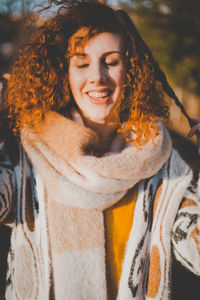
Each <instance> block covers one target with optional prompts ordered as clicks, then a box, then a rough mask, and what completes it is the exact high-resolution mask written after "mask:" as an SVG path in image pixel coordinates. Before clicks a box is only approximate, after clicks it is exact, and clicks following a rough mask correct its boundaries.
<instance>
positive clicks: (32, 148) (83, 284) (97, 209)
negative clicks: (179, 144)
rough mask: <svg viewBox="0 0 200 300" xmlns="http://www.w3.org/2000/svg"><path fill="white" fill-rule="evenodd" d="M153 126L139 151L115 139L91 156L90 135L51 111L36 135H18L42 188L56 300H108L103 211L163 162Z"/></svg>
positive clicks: (93, 139) (94, 141) (164, 146)
mask: <svg viewBox="0 0 200 300" xmlns="http://www.w3.org/2000/svg"><path fill="white" fill-rule="evenodd" d="M157 126H158V128H159V134H158V135H157V136H156V137H155V139H154V140H153V141H152V140H150V141H149V142H148V143H147V144H146V145H144V146H143V147H142V149H138V148H136V147H135V146H134V145H133V143H125V141H124V140H123V139H122V136H121V135H117V136H116V137H115V139H114V140H113V143H112V144H111V147H110V151H116V152H112V153H109V155H107V156H103V157H96V156H94V155H92V152H93V149H95V147H96V146H97V145H98V137H97V135H96V133H95V132H93V131H92V130H90V129H88V128H86V127H84V126H83V125H80V124H77V123H76V122H74V121H73V120H70V119H67V118H64V117H63V116H61V115H59V114H57V113H55V112H50V113H49V114H48V115H47V119H46V121H45V122H44V124H43V125H42V126H41V128H40V130H38V131H37V132H36V131H35V132H34V131H33V130H31V129H30V128H26V129H25V130H24V131H23V132H22V134H21V136H22V144H23V146H24V148H25V150H26V152H27V154H28V157H29V158H30V160H31V162H32V164H33V167H34V169H35V173H36V179H37V181H39V185H40V184H41V182H42V185H43V195H42V201H45V203H46V209H47V212H45V214H46V220H47V221H46V222H47V227H48V230H49V238H50V247H51V260H52V264H51V265H52V270H53V281H54V282H53V286H54V294H55V299H56V300H61V299H62V300H63V299H70V300H77V299H84V300H86V299H92V300H97V299H98V300H105V299H106V277H105V276H106V275H105V249H104V244H105V241H104V221H103V213H102V211H103V210H105V209H106V208H108V207H110V206H112V205H113V204H114V203H116V202H117V201H119V200H120V199H121V198H122V197H123V196H124V195H125V194H126V192H127V190H128V189H129V188H131V187H133V186H134V185H135V184H136V183H138V182H139V181H141V180H142V179H145V178H149V177H151V176H153V175H154V174H156V173H157V172H158V171H159V170H160V168H161V167H162V166H163V164H164V163H165V162H166V160H167V159H168V158H169V155H170V153H171V140H170V137H169V134H168V132H167V130H166V129H165V128H164V126H163V125H162V123H161V122H160V121H158V122H157ZM116 145H117V147H116V148H115V146H116ZM113 149H114V150H113ZM110 151H109V152H110ZM40 201H41V200H40V199H39V203H40ZM91 274H92V276H91Z"/></svg>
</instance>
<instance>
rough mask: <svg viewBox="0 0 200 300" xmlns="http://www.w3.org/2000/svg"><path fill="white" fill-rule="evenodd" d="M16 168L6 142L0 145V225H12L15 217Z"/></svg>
mask: <svg viewBox="0 0 200 300" xmlns="http://www.w3.org/2000/svg"><path fill="white" fill-rule="evenodd" d="M14 176H15V175H14V168H13V166H12V164H11V161H10V159H9V157H8V155H7V153H6V146H5V143H4V142H1V143H0V223H10V222H12V221H13V217H14V202H15V201H13V200H14V198H15V178H14Z"/></svg>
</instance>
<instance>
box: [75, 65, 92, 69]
mask: <svg viewBox="0 0 200 300" xmlns="http://www.w3.org/2000/svg"><path fill="white" fill-rule="evenodd" d="M88 66H89V64H83V65H78V66H77V68H79V69H83V68H87V67H88Z"/></svg>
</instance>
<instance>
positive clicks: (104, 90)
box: [69, 32, 125, 124]
mask: <svg viewBox="0 0 200 300" xmlns="http://www.w3.org/2000/svg"><path fill="white" fill-rule="evenodd" d="M124 77H125V65H124V60H123V56H122V51H121V38H120V36H118V35H117V34H114V33H109V32H104V33H100V34H98V35H96V36H94V37H93V38H91V39H90V40H89V42H88V43H87V44H86V46H85V47H83V49H82V50H81V51H78V52H77V53H75V54H74V55H73V56H72V58H71V59H70V61H69V83H70V88H71V92H72V94H73V97H74V100H75V102H76V104H77V106H78V107H79V109H80V111H81V113H82V115H83V117H84V118H86V119H89V120H90V121H93V122H97V123H102V124H104V123H105V122H106V118H107V117H108V115H109V114H110V112H111V110H112V108H113V106H114V104H115V102H116V101H117V100H118V99H119V98H120V95H121V93H122V87H123V84H124Z"/></svg>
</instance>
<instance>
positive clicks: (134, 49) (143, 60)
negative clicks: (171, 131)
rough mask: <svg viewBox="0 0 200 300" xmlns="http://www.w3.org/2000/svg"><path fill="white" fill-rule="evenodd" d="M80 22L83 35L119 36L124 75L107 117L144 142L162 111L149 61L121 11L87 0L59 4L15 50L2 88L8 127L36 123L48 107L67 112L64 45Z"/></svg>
mask: <svg viewBox="0 0 200 300" xmlns="http://www.w3.org/2000/svg"><path fill="white" fill-rule="evenodd" d="M83 27H85V28H88V35H87V39H88V40H89V39H90V38H92V37H93V36H94V35H97V34H99V33H102V32H111V33H116V34H119V35H120V36H121V37H122V40H123V49H122V50H123V54H124V57H125V60H126V80H125V85H124V89H123V95H122V97H121V98H120V99H119V101H117V103H116V105H115V106H114V108H113V110H112V112H111V114H110V116H109V119H108V122H109V123H112V124H116V125H117V126H118V128H119V129H118V130H119V131H121V132H123V134H124V136H125V138H126V139H127V140H130V136H131V135H130V133H131V132H132V131H134V133H135V136H136V138H135V140H134V143H135V144H136V145H142V144H143V143H146V142H147V141H148V139H149V137H150V136H152V128H153V125H152V124H153V120H154V119H155V117H156V116H158V117H167V116H168V107H167V106H166V105H165V103H164V100H163V95H162V94H161V92H160V91H158V89H157V88H156V68H155V62H154V60H153V58H152V55H151V52H150V51H149V49H148V47H147V46H146V45H145V43H144V42H143V40H142V39H141V37H140V35H139V33H138V32H137V30H136V28H135V26H134V24H133V22H132V20H131V19H130V18H129V16H128V15H127V13H126V12H125V11H123V10H114V9H112V8H111V7H109V6H107V5H104V4H102V3H99V2H98V1H92V0H88V1H71V2H68V5H65V6H62V7H61V8H60V9H59V11H58V14H57V15H56V16H55V17H53V18H52V19H50V20H48V21H47V23H46V24H45V25H44V26H42V27H40V28H39V29H38V30H37V31H36V32H35V34H34V35H33V36H32V37H31V40H30V42H29V43H28V44H26V45H24V46H23V47H22V48H21V50H20V51H19V54H18V57H17V59H16V61H15V63H14V65H13V68H12V72H11V77H10V79H9V82H8V87H7V91H6V97H7V103H8V108H9V118H10V123H11V127H12V128H13V130H14V132H16V133H17V134H20V130H21V129H22V128H23V127H24V126H26V125H31V126H38V123H39V122H41V121H43V120H44V119H45V116H46V114H47V112H48V111H50V110H53V111H57V112H59V113H61V114H64V115H67V114H68V113H69V111H70V106H71V105H74V101H73V96H72V94H71V92H70V86H69V82H68V65H69V59H70V53H69V48H70V46H71V44H70V43H72V41H73V38H72V37H73V35H74V34H75V33H76V32H77V31H78V30H79V29H81V28H83ZM82 42H83V43H84V42H86V39H84V38H83V41H82ZM156 134H157V131H156V128H153V135H154V136H156Z"/></svg>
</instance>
